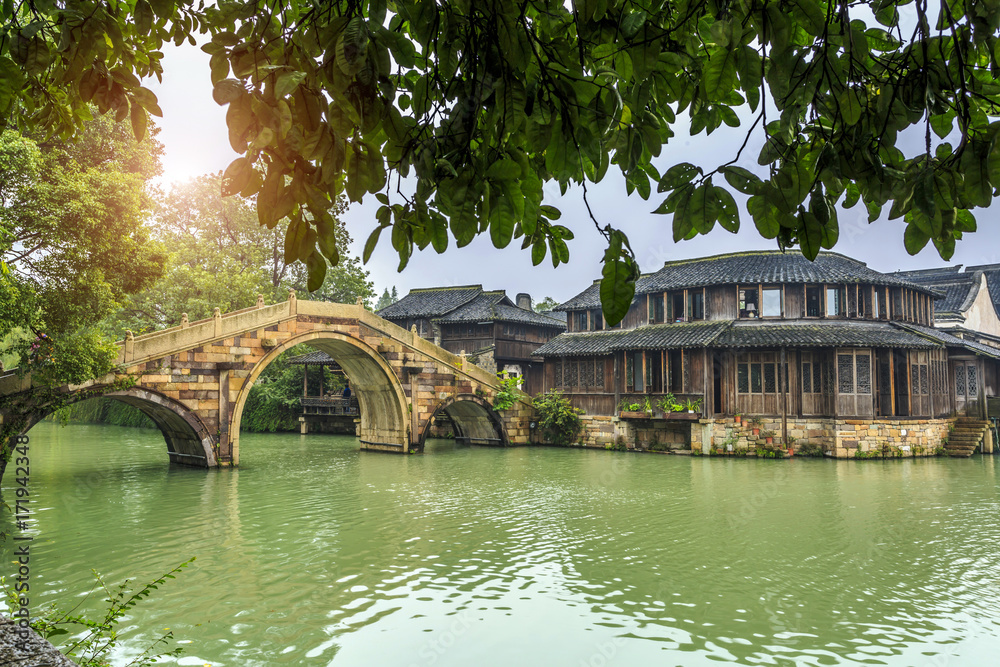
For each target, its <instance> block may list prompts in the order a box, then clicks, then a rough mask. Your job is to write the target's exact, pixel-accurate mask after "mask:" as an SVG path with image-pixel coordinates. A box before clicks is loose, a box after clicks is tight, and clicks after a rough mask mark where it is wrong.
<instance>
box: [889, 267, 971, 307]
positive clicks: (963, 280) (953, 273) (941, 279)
mask: <svg viewBox="0 0 1000 667" xmlns="http://www.w3.org/2000/svg"><path fill="white" fill-rule="evenodd" d="M961 268H962V267H961V265H958V266H955V267H947V268H943V269H922V270H919V271H899V272H897V273H896V274H895V275H899V276H902V277H904V278H906V279H907V280H909V281H911V282H914V283H917V284H918V285H921V286H922V287H927V288H930V289H932V290H934V291H935V292H937V293H938V294H940V295H941V297H942V298H940V299H938V300H937V301H935V302H934V315H935V317H940V316H942V315H958V314H959V313H961V312H963V311H965V310H968V309H969V308H970V307H971V306H972V303H973V301H975V299H976V295H977V294H979V286H980V284H981V282H982V278H981V276H982V273H981V272H979V271H971V272H970V271H966V272H965V273H961V272H959V269H961Z"/></svg>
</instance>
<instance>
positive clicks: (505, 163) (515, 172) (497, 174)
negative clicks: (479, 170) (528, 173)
mask: <svg viewBox="0 0 1000 667" xmlns="http://www.w3.org/2000/svg"><path fill="white" fill-rule="evenodd" d="M520 177H521V165H519V164H518V163H517V162H516V161H515V160H511V159H510V158H503V159H502V160H497V161H496V162H494V163H493V164H491V165H490V168H489V169H487V170H486V178H493V179H496V180H500V181H508V180H511V179H513V178H520Z"/></svg>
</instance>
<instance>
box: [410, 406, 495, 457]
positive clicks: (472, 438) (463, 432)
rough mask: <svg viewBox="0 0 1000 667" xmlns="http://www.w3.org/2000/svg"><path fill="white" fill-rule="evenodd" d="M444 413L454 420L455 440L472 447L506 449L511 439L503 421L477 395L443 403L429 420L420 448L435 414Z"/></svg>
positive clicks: (436, 408)
mask: <svg viewBox="0 0 1000 667" xmlns="http://www.w3.org/2000/svg"><path fill="white" fill-rule="evenodd" d="M439 412H443V413H445V414H446V415H448V417H449V418H450V419H451V423H452V427H453V428H454V429H455V439H456V440H464V441H466V442H468V443H470V444H484V445H499V446H506V445H507V444H508V443H509V442H510V440H509V438H508V437H507V428H506V426H504V421H503V418H502V417H501V416H500V415H499V414H498V413H497V411H496V410H494V409H493V406H492V405H490V403H489V402H488V401H486V400H485V399H483V398H482V397H480V396H476V395H474V394H458V395H457V396H453V397H451V398H449V399H448V400H445V401H441V402H440V403H438V405H437V406H436V407H435V408H434V412H432V413H431V416H430V417H429V418H428V419H427V421H426V423H425V424H424V427H423V429H422V430H421V433H420V442H419V447H420V449H423V448H424V442H425V441H426V440H427V436H428V434H429V433H430V430H431V426H432V425H433V423H434V415H436V414H438V413H439Z"/></svg>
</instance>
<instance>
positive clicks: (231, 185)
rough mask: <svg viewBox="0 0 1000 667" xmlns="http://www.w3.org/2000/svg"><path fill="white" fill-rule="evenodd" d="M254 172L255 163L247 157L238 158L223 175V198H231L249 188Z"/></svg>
mask: <svg viewBox="0 0 1000 667" xmlns="http://www.w3.org/2000/svg"><path fill="white" fill-rule="evenodd" d="M252 172H253V163H251V162H250V160H248V159H247V158H245V157H240V158H236V159H235V160H233V161H232V162H231V163H230V164H229V166H228V167H226V172H225V173H224V174H223V175H222V196H223V197H229V196H231V195H234V194H236V193H237V192H239V191H240V190H242V189H243V188H245V187H246V186H247V183H249V182H250V176H251V173H252Z"/></svg>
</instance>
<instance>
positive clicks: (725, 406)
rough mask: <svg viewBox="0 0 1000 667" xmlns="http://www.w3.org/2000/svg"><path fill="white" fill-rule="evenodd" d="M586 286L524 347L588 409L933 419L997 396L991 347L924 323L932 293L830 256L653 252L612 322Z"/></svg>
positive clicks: (550, 379)
mask: <svg viewBox="0 0 1000 667" xmlns="http://www.w3.org/2000/svg"><path fill="white" fill-rule="evenodd" d="M598 290H599V287H598V284H597V283H595V284H594V285H591V286H590V287H588V288H587V289H586V290H584V291H583V292H582V293H580V294H579V295H577V296H576V297H574V298H572V299H570V300H569V301H567V302H566V303H564V304H562V305H560V306H559V309H561V310H563V311H565V312H566V313H567V324H568V328H567V332H566V333H564V334H562V335H560V336H558V337H556V338H554V339H552V340H551V341H549V342H548V343H546V344H545V345H544V346H542V347H541V348H539V349H538V350H536V351H535V355H536V356H538V357H542V358H544V359H545V374H544V382H543V387H544V389H550V388H556V389H560V390H562V391H563V392H564V393H565V394H566V395H567V396H568V397H569V398H570V399H571V400H572V402H573V404H574V405H576V406H577V407H580V408H583V409H584V410H585V411H586V413H587V414H589V415H604V416H607V415H616V414H617V413H618V412H619V409H618V408H619V406H620V405H621V404H622V402H623V399H625V401H624V402H629V401H633V402H637V401H644V400H645V398H646V397H647V396H648V397H650V399H651V402H654V403H655V401H656V399H657V398H659V397H662V396H664V395H665V394H667V393H672V394H674V395H675V396H676V397H678V398H681V399H687V400H697V399H700V400H701V402H702V403H701V415H702V416H703V417H704V418H715V417H727V416H732V415H734V414H736V413H742V414H747V415H763V416H770V417H779V416H780V417H781V418H782V420H783V423H787V420H789V419H791V420H793V421H794V420H802V421H812V422H815V421H816V420H817V419H820V420H823V419H826V420H830V419H832V420H837V419H840V420H844V419H852V420H855V421H856V420H858V419H863V420H864V419H869V420H870V419H892V418H907V419H913V418H917V417H919V418H923V419H934V418H944V417H947V416H949V415H952V414H955V413H958V412H964V411H975V410H978V406H979V405H980V404H981V401H980V400H979V399H980V397H981V396H985V395H994V394H996V392H997V387H996V382H995V378H996V372H995V369H996V360H997V359H998V358H1000V350H998V349H994V348H990V347H988V346H986V345H983V344H981V343H978V342H974V341H970V340H964V339H962V338H959V337H957V336H955V335H952V334H950V333H947V332H945V331H942V330H938V329H935V328H934V327H933V324H934V314H935V302H936V301H937V300H938V299H940V298H941V295H940V294H939V293H938V292H937V291H935V290H933V289H932V288H930V287H928V286H926V285H922V284H920V283H919V282H914V281H910V280H907V279H906V278H905V277H903V276H900V275H897V274H884V273H880V272H878V271H874V270H873V269H870V268H869V267H868V266H867V265H865V264H864V263H862V262H859V261H856V260H853V259H850V258H848V257H844V256H842V255H838V254H835V253H823V254H821V255H820V256H819V257H817V259H816V260H815V261H814V262H810V261H808V260H807V259H805V258H804V257H802V256H801V255H800V254H798V253H795V252H789V253H787V254H786V253H781V252H779V251H759V252H743V253H733V254H726V255H718V256H714V257H706V258H700V259H691V260H680V261H673V262H667V263H666V264H665V265H664V267H663V268H662V269H660V270H659V271H657V272H655V273H651V274H645V275H643V276H642V277H641V278H640V279H639V281H638V282H637V288H636V296H635V299H634V301H633V303H632V307H631V308H630V309H629V311H628V313H627V315H626V316H625V318H624V319H623V320H622V322H621V323H620V324H619V325H617V326H615V327H608V326H607V323H606V322H605V321H604V320H603V318H602V317H601V309H600V299H599V291H598ZM960 371H961V374H960ZM835 426H836V425H835V424H832V423H831V427H835ZM812 430H817V429H812ZM826 430H828V431H833V430H835V428H830V429H826Z"/></svg>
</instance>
